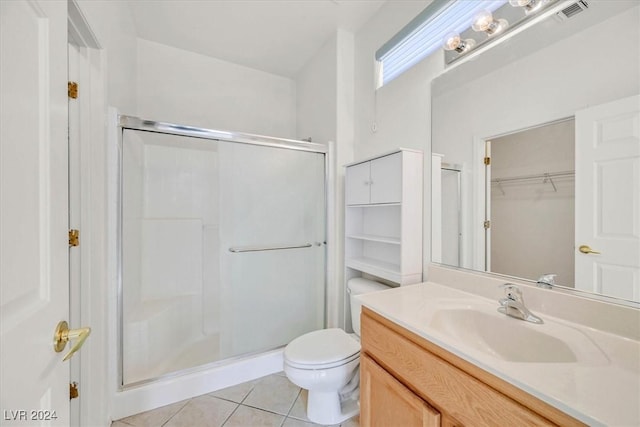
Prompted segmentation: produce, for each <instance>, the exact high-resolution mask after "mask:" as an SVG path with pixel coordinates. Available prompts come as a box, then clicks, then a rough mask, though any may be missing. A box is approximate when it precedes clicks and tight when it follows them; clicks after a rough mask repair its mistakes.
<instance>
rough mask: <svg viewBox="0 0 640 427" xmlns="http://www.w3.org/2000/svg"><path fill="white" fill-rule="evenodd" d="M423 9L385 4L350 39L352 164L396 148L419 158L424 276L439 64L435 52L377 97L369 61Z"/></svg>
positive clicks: (419, 5) (415, 4) (416, 3)
mask: <svg viewBox="0 0 640 427" xmlns="http://www.w3.org/2000/svg"><path fill="white" fill-rule="evenodd" d="M429 3H431V2H430V1H423V0H420V1H390V2H387V3H385V5H384V6H382V7H381V8H380V10H379V11H378V13H377V14H376V15H374V17H373V18H372V19H371V20H370V21H369V22H367V23H366V24H365V25H364V26H363V27H362V28H361V29H360V31H358V33H357V34H356V38H355V128H354V129H355V153H354V154H355V155H354V158H355V159H356V160H357V159H360V158H365V157H369V156H372V155H375V154H377V153H381V152H385V151H390V150H393V149H395V148H398V147H403V148H413V149H418V150H422V151H423V152H424V154H425V158H424V165H425V171H424V180H423V186H424V200H423V205H424V208H423V209H424V222H423V260H424V262H423V265H424V273H425V274H426V266H427V265H428V264H429V262H430V260H431V243H430V241H431V227H430V224H431V212H430V206H431V190H430V186H431V179H430V176H431V172H430V171H431V80H432V79H433V78H434V77H435V76H437V75H439V74H440V73H441V72H442V70H443V68H444V58H443V56H442V55H441V54H440V52H436V53H435V54H434V55H432V56H430V57H428V58H426V59H425V60H423V61H422V62H420V63H418V64H417V65H416V66H414V67H413V68H412V69H410V70H408V71H407V72H405V73H404V74H402V75H401V76H400V77H398V78H396V79H395V80H393V81H391V82H390V83H388V84H386V85H385V86H383V87H382V88H380V89H379V90H377V91H376V90H375V83H374V81H375V80H374V79H375V74H374V70H375V59H374V58H375V51H376V50H377V49H379V48H380V47H381V46H382V45H383V44H384V43H385V42H387V41H388V40H389V39H390V38H391V37H393V36H394V35H395V34H396V33H397V32H398V31H400V30H401V29H402V28H403V27H404V26H405V25H406V24H407V23H409V21H411V19H413V18H414V17H415V16H416V15H417V14H418V13H420V12H421V11H422V10H423V9H424V8H425V7H427V5H428V4H429ZM374 124H375V128H376V130H374V129H373V126H374ZM425 278H426V276H425Z"/></svg>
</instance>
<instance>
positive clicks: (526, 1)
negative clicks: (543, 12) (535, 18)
mask: <svg viewBox="0 0 640 427" xmlns="http://www.w3.org/2000/svg"><path fill="white" fill-rule="evenodd" d="M509 4H510V5H511V6H513V7H523V8H524V11H525V13H527V14H529V13H532V12H535V11H536V10H538V9H540V7H542V5H543V4H544V1H543V0H509Z"/></svg>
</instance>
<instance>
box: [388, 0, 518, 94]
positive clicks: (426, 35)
mask: <svg viewBox="0 0 640 427" xmlns="http://www.w3.org/2000/svg"><path fill="white" fill-rule="evenodd" d="M505 3H507V0H434V1H433V3H431V4H430V5H429V6H427V8H426V9H424V10H423V11H422V12H420V14H419V15H418V16H416V17H415V18H414V19H413V20H412V21H411V22H409V24H407V25H406V26H405V27H404V28H403V29H402V30H400V32H399V33H398V34H396V35H395V36H393V37H392V38H391V40H389V41H388V42H386V43H385V44H384V45H383V46H382V47H381V48H380V49H378V50H377V51H376V61H378V65H379V66H378V67H377V68H378V70H379V73H380V74H379V76H378V82H379V84H378V87H380V86H383V85H385V84H387V83H389V82H390V81H391V80H393V79H395V78H396V77H398V76H399V75H400V74H402V73H404V72H405V71H406V70H408V69H409V68H411V67H413V66H414V65H415V64H417V63H418V62H420V61H421V60H422V59H424V58H426V57H427V56H429V55H430V54H431V53H433V52H434V51H436V50H439V49H440V48H441V47H442V41H443V38H444V36H445V35H446V34H448V33H450V32H451V31H456V32H462V31H464V30H465V29H467V28H469V25H470V23H471V20H472V18H473V17H474V15H475V14H476V13H478V12H479V11H481V10H484V9H486V10H489V11H491V12H494V11H495V10H496V9H498V8H499V7H500V6H502V5H504V4H505Z"/></svg>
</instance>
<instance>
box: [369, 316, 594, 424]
mask: <svg viewBox="0 0 640 427" xmlns="http://www.w3.org/2000/svg"><path fill="white" fill-rule="evenodd" d="M361 325H362V326H361V327H362V333H361V338H362V356H361V358H362V362H361V368H360V369H361V373H360V378H361V380H360V381H361V396H360V407H361V419H360V421H361V425H362V426H363V427H368V426H377V425H380V426H382V425H384V426H389V427H391V426H403V427H409V426H427V425H428V426H437V425H441V426H446V427H453V426H465V425H466V426H471V425H473V426H525V425H526V426H583V425H584V424H582V423H581V422H580V421H578V420H576V419H575V418H573V417H571V416H569V415H567V414H565V413H564V412H562V411H560V410H558V409H556V408H554V407H552V406H550V405H548V404H547V403H545V402H543V401H541V400H539V399H538V398H536V397H534V396H532V395H529V394H528V393H526V392H524V391H522V390H521V389H519V388H517V387H515V386H514V385H512V384H510V383H508V382H506V381H504V380H502V379H500V378H498V377H496V376H494V375H492V374H490V373H488V372H486V371H484V370H482V369H480V368H478V367H476V366H475V365H473V364H471V363H469V362H467V361H465V360H463V359H461V358H459V357H457V356H455V355H454V354H452V353H449V352H448V351H446V350H444V349H442V348H441V347H438V346H437V345H435V344H433V343H431V342H429V341H427V340H425V339H424V338H422V337H420V336H418V335H416V334H414V333H412V332H410V331H407V330H406V329H404V328H402V327H401V326H399V325H397V324H395V323H393V322H391V321H389V320H388V319H386V318H384V317H382V316H380V315H378V314H377V313H375V312H373V311H371V310H369V309H367V308H366V307H363V311H362V320H361ZM394 417H398V418H394ZM395 420H398V421H395ZM400 420H402V421H400ZM405 420H406V422H405Z"/></svg>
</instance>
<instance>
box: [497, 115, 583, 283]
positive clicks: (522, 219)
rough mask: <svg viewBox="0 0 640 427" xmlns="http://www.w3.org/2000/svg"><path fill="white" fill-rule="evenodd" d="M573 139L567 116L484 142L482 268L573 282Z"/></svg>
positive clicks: (519, 275)
mask: <svg viewBox="0 0 640 427" xmlns="http://www.w3.org/2000/svg"><path fill="white" fill-rule="evenodd" d="M574 139H575V138H574V121H573V120H567V121H562V122H560V123H553V124H549V125H545V126H540V127H537V128H533V129H528V130H525V131H521V132H516V133H513V134H509V135H505V136H503V137H500V138H492V139H491V140H488V141H486V143H485V144H486V148H487V152H489V153H490V158H491V162H490V163H489V164H488V165H486V166H485V176H486V179H487V180H488V181H489V185H487V194H486V198H487V200H486V204H487V215H486V219H487V221H489V227H488V228H487V229H486V234H487V238H486V241H487V249H488V250H489V253H487V256H486V257H485V259H486V266H485V268H486V270H488V271H492V272H494V273H501V274H507V275H509V276H516V277H537V276H539V275H540V272H548V273H553V274H556V275H557V276H556V278H555V281H556V282H557V283H560V284H563V285H567V286H571V287H573V286H574V283H575V279H574V260H573V242H574V227H573V218H574V204H575V196H574V184H575V181H574V174H575V172H574ZM514 249H515V250H514Z"/></svg>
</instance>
